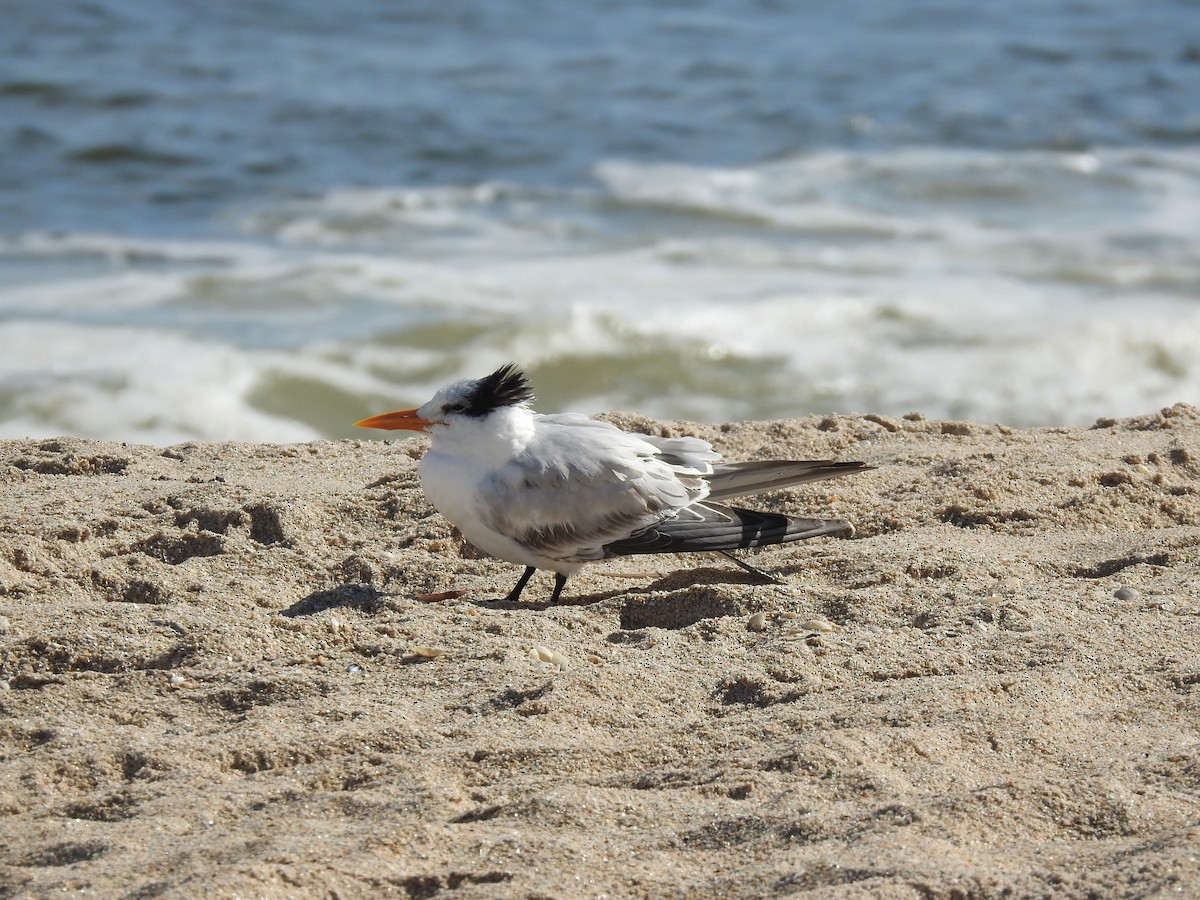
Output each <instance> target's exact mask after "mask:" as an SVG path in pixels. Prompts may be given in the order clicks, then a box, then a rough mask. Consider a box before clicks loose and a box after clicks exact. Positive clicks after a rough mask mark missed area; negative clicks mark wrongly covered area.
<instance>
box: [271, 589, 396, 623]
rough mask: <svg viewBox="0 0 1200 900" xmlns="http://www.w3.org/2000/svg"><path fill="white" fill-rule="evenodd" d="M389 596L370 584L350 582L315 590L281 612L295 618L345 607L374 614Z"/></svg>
mask: <svg viewBox="0 0 1200 900" xmlns="http://www.w3.org/2000/svg"><path fill="white" fill-rule="evenodd" d="M388 596H389V595H388V594H384V593H382V592H380V591H377V590H375V588H373V587H371V586H370V585H369V584H359V583H357V582H349V583H347V584H339V585H338V586H337V587H335V588H330V589H328V590H324V591H314V592H313V593H311V594H309V595H308V596H307V597H302V598H301V599H299V600H297V601H296V602H295V603H293V604H292V605H291V606H289V607H288V608H287V609H281V610H280V611H279V614H280V615H281V616H287V617H288V618H289V619H294V618H298V617H299V616H315V615H316V614H317V613H321V612H324V611H325V610H327V609H341V608H344V607H351V608H353V609H357V610H359V611H361V612H364V613H367V614H374V613H377V612H379V610H380V609H381V608H382V607H383V602H384V600H385V599H386V598H387V597H388Z"/></svg>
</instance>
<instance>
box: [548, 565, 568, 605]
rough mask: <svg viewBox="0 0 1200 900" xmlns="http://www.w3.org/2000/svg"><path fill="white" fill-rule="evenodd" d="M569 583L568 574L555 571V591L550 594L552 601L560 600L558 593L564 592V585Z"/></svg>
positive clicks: (552, 602)
mask: <svg viewBox="0 0 1200 900" xmlns="http://www.w3.org/2000/svg"><path fill="white" fill-rule="evenodd" d="M566 583H567V576H566V575H564V574H563V573H562V572H555V573H554V593H553V594H551V595H550V603H551V604H554V603H557V602H558V595H559V594H561V593H562V589H563V585H565V584H566Z"/></svg>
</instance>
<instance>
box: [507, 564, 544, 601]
mask: <svg viewBox="0 0 1200 900" xmlns="http://www.w3.org/2000/svg"><path fill="white" fill-rule="evenodd" d="M536 571H537V569H535V568H534V567H533V566H526V567H525V574H524V575H522V576H521V577H520V578H519V579H517V586H516V587H515V588H513V589H512V590H511V591H509V593H508V596H507V597H505V598H504V599H505V601H506V602H508V603H516V602H517V600H518V599H520V597H521V591H523V590H525V585H526V584H528V583H529V578H530V576H532V575H533V573H534V572H536Z"/></svg>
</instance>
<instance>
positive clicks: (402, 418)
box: [354, 409, 433, 431]
mask: <svg viewBox="0 0 1200 900" xmlns="http://www.w3.org/2000/svg"><path fill="white" fill-rule="evenodd" d="M432 424H433V423H432V422H430V421H429V420H428V419H422V418H421V417H420V416H418V415H417V411H416V410H415V409H402V410H400V411H399V412H390V413H383V414H382V415H379V416H371V418H369V419H363V420H362V421H361V422H355V423H354V427H355V428H384V429H386V430H388V431H427V430H428V429H429V426H430V425H432Z"/></svg>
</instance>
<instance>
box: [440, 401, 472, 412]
mask: <svg viewBox="0 0 1200 900" xmlns="http://www.w3.org/2000/svg"><path fill="white" fill-rule="evenodd" d="M466 408H467V405H466V404H465V403H447V404H446V405H445V406H443V407H442V412H448V413H459V412H462V411H463V410H464V409H466Z"/></svg>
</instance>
